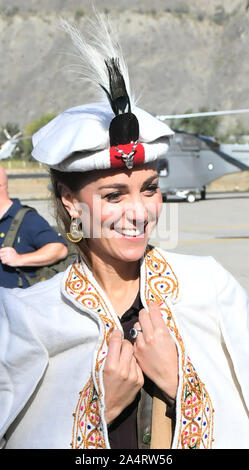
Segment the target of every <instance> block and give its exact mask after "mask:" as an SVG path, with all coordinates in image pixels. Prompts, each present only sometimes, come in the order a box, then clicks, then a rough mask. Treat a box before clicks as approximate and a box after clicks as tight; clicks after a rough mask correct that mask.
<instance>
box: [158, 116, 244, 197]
mask: <svg viewBox="0 0 249 470" xmlns="http://www.w3.org/2000/svg"><path fill="white" fill-rule="evenodd" d="M248 112H249V110H248V109H243V110H241V109H240V110H231V111H213V112H212V111H210V112H202V113H189V114H181V115H180V114H179V115H172V116H170V115H163V116H156V117H157V118H158V119H160V120H162V121H164V120H168V119H171V120H172V119H179V118H181V119H184V118H195V117H200V116H217V115H225V114H243V113H248ZM174 132H175V135H174V136H173V138H172V141H171V143H170V147H169V150H168V152H167V154H166V155H165V157H164V156H163V157H162V158H161V159H160V160H159V162H158V171H159V186H160V189H161V192H162V196H163V200H164V201H165V200H167V199H169V198H171V197H176V198H177V199H180V200H181V199H182V200H186V201H187V202H195V201H196V200H199V199H205V198H206V186H207V185H208V184H209V183H211V182H212V181H214V180H216V179H218V178H220V177H221V176H224V175H226V174H230V173H236V172H240V171H246V170H249V165H248V163H245V161H244V160H243V159H241V158H238V157H237V158H235V157H233V156H231V155H230V154H228V153H226V152H224V151H222V150H221V148H220V144H219V142H217V141H216V139H214V138H212V137H209V136H204V135H200V134H193V133H190V132H185V131H181V130H177V129H176V130H174Z"/></svg>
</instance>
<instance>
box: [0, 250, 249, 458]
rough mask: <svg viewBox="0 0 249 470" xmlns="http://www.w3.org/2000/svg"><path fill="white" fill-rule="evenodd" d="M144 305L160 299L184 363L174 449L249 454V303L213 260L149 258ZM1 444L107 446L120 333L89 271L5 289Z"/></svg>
mask: <svg viewBox="0 0 249 470" xmlns="http://www.w3.org/2000/svg"><path fill="white" fill-rule="evenodd" d="M140 285H141V287H140V295H141V300H142V302H143V304H144V306H146V303H147V302H148V300H149V299H151V300H153V299H156V300H157V301H158V300H160V301H161V302H162V303H161V311H162V313H163V316H164V319H165V322H166V323H167V325H168V327H169V330H170V332H171V334H172V336H173V338H174V340H175V342H176V345H177V348H178V355H179V386H178V392H177V407H176V428H175V433H174V438H173V443H172V448H190V447H193V448H229V449H232V448H249V412H248V408H249V373H248V370H249V325H248V321H249V301H248V297H247V295H246V293H245V291H244V290H243V289H242V288H241V287H240V285H239V284H238V283H237V282H236V281H235V279H234V278H233V277H232V276H231V274H229V273H228V272H227V271H226V270H224V269H223V268H222V267H221V266H220V265H219V264H218V263H217V262H216V261H215V260H214V259H213V258H211V257H194V256H185V255H177V254H174V253H165V252H163V251H162V250H160V249H153V250H151V251H150V252H149V254H148V255H146V257H145V259H144V260H142V261H141V282H140ZM0 299H1V305H0V359H1V362H0V438H2V446H3V447H6V448H8V449H19V448H26V449H32V448H34V449H38V448H56V449H58V448H69V447H70V446H71V447H74V448H102V447H104V448H105V447H106V448H108V447H109V441H108V431H107V426H106V423H105V419H104V411H105V403H104V402H105V400H104V398H105V397H104V394H105V391H104V387H103V380H102V372H103V366H104V359H105V357H106V354H107V351H108V340H109V335H110V333H111V331H112V329H113V328H120V329H121V326H120V322H119V319H118V317H117V315H116V313H115V312H114V310H113V308H112V306H111V303H110V301H109V300H108V299H107V297H106V295H105V294H104V292H103V291H102V289H101V288H100V286H98V284H97V283H96V281H95V279H94V278H93V276H92V274H91V272H90V271H89V270H88V269H87V267H86V266H85V265H83V263H81V264H78V263H76V264H75V265H73V267H70V268H69V269H68V270H67V271H66V272H65V273H62V274H58V275H57V276H55V277H54V278H52V279H51V280H49V281H45V282H42V283H40V284H36V285H35V286H33V287H31V288H28V289H25V290H21V289H14V290H10V289H0Z"/></svg>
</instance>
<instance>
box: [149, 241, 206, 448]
mask: <svg viewBox="0 0 249 470" xmlns="http://www.w3.org/2000/svg"><path fill="white" fill-rule="evenodd" d="M145 263H146V274H145V298H146V302H147V304H148V303H149V302H150V301H156V302H157V303H162V301H163V304H164V305H160V310H161V312H162V316H163V318H164V320H165V322H166V323H167V326H168V328H169V329H170V331H171V332H172V333H173V335H174V337H175V339H176V341H177V343H178V345H179V347H180V349H181V357H182V371H183V380H182V389H181V417H180V427H179V435H178V439H177V448H182V449H189V448H190V449H199V448H205V449H207V448H211V447H212V442H213V440H214V439H213V412H214V410H213V407H212V403H211V399H210V397H209V394H208V392H207V390H206V388H205V385H204V384H203V383H202V382H201V380H200V379H199V376H198V374H197V372H196V370H195V368H194V366H193V365H192V363H191V360H190V357H189V356H187V355H186V352H185V347H184V344H183V340H182V337H181V336H180V334H179V331H178V328H177V326H176V324H175V321H174V318H173V315H172V312H171V310H170V308H169V306H168V305H167V297H168V296H170V297H171V298H172V299H177V296H178V294H179V285H178V280H177V278H176V276H175V274H174V272H173V270H172V269H171V266H170V265H169V264H168V263H167V261H166V260H165V259H164V257H163V256H162V255H161V253H159V252H158V251H157V250H156V249H155V248H154V249H153V250H151V251H149V252H148V254H147V256H146V258H145Z"/></svg>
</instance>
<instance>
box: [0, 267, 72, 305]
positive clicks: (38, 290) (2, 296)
mask: <svg viewBox="0 0 249 470" xmlns="http://www.w3.org/2000/svg"><path fill="white" fill-rule="evenodd" d="M63 275H64V273H62V272H61V273H58V274H56V275H55V276H53V277H52V278H51V279H48V280H46V281H41V282H38V283H37V284H34V285H33V286H31V287H28V288H26V289H21V288H18V287H17V288H14V289H9V288H4V287H1V288H0V300H2V301H7V302H8V301H11V299H12V298H14V299H16V300H17V302H18V301H19V302H20V303H22V302H23V303H29V304H32V303H33V305H34V306H37V305H38V304H43V303H46V304H48V303H49V302H50V301H51V299H53V302H54V301H55V299H56V298H57V299H59V298H60V297H61V288H60V286H61V281H62V278H63Z"/></svg>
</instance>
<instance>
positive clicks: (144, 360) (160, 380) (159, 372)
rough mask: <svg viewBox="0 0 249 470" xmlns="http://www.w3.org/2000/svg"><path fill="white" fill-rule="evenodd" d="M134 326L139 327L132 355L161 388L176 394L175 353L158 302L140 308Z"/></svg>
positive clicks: (176, 360) (176, 358)
mask: <svg viewBox="0 0 249 470" xmlns="http://www.w3.org/2000/svg"><path fill="white" fill-rule="evenodd" d="M134 328H138V329H141V330H142V332H139V333H138V335H137V338H136V341H135V344H134V356H135V358H136V360H137V362H138V364H139V366H140V367H141V369H142V370H143V372H144V374H146V375H147V377H149V378H150V379H151V380H152V381H153V382H154V383H155V384H156V385H157V386H158V388H159V389H160V390H161V391H162V392H164V393H165V394H166V395H168V396H169V397H170V398H175V397H176V392H177V386H178V354H177V349H176V345H175V343H174V341H173V339H172V337H171V336H170V333H169V330H168V327H167V325H166V324H165V322H164V321H163V319H162V315H161V312H160V308H159V306H158V305H157V304H151V305H150V306H149V311H147V310H145V309H144V308H143V309H142V310H140V312H139V323H135V325H134Z"/></svg>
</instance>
